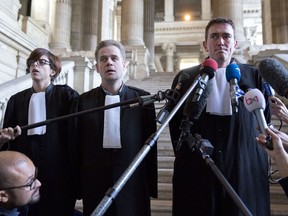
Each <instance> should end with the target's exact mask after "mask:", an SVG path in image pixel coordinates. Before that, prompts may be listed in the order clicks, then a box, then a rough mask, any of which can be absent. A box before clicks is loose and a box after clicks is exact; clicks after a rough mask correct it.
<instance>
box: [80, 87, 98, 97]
mask: <svg viewBox="0 0 288 216" xmlns="http://www.w3.org/2000/svg"><path fill="white" fill-rule="evenodd" d="M99 92H101V88H100V87H96V88H93V89H91V90H89V91H86V92H83V93H82V94H80V96H79V97H80V98H85V97H90V95H95V94H99Z"/></svg>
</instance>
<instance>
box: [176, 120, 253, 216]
mask: <svg viewBox="0 0 288 216" xmlns="http://www.w3.org/2000/svg"><path fill="white" fill-rule="evenodd" d="M181 125H182V124H181ZM183 125H184V126H183ZM183 125H182V128H181V129H182V131H183V134H182V137H183V140H184V141H186V143H187V145H188V147H189V148H190V149H191V150H192V151H195V149H196V150H197V151H198V152H199V153H200V154H201V156H202V158H203V159H204V160H205V162H206V164H207V165H208V166H209V167H210V168H211V169H212V171H213V173H214V174H215V175H216V177H217V178H218V180H219V181H220V183H221V184H222V185H223V186H224V188H225V189H226V191H227V192H228V194H229V195H230V197H231V198H232V199H233V201H234V202H235V204H236V205H237V206H238V207H239V209H240V210H241V212H242V213H243V215H245V216H253V215H252V213H251V212H250V211H249V209H248V208H247V207H246V206H245V204H244V203H243V202H242V200H241V199H240V197H239V196H238V194H237V193H236V192H235V190H234V189H233V188H232V186H231V185H230V184H229V182H228V181H227V180H226V178H225V176H224V175H223V174H222V173H221V171H220V170H219V169H218V167H217V166H216V165H215V163H214V161H213V159H212V158H211V157H210V155H211V154H212V153H213V149H214V147H213V146H212V145H211V143H210V142H209V141H208V140H207V139H202V137H201V136H200V135H199V134H195V135H194V136H193V135H192V134H191V133H190V128H191V126H192V125H193V123H192V122H187V120H186V121H185V122H184V123H183ZM180 127H181V126H180ZM183 140H181V142H182V141H183Z"/></svg>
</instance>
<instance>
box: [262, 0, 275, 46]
mask: <svg viewBox="0 0 288 216" xmlns="http://www.w3.org/2000/svg"><path fill="white" fill-rule="evenodd" d="M261 5H262V27H263V43H264V44H271V43H273V37H272V20H271V4H270V0H262V1H261Z"/></svg>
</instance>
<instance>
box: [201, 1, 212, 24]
mask: <svg viewBox="0 0 288 216" xmlns="http://www.w3.org/2000/svg"><path fill="white" fill-rule="evenodd" d="M211 17H212V13H211V1H210V0H201V19H202V20H210V19H211Z"/></svg>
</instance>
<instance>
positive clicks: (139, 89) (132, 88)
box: [126, 86, 150, 94]
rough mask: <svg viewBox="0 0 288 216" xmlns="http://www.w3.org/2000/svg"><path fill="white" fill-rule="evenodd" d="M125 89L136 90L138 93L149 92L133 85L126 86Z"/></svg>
mask: <svg viewBox="0 0 288 216" xmlns="http://www.w3.org/2000/svg"><path fill="white" fill-rule="evenodd" d="M126 87H127V89H128V90H129V91H134V92H137V93H139V94H150V92H148V91H146V90H144V89H141V88H138V87H135V86H126Z"/></svg>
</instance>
